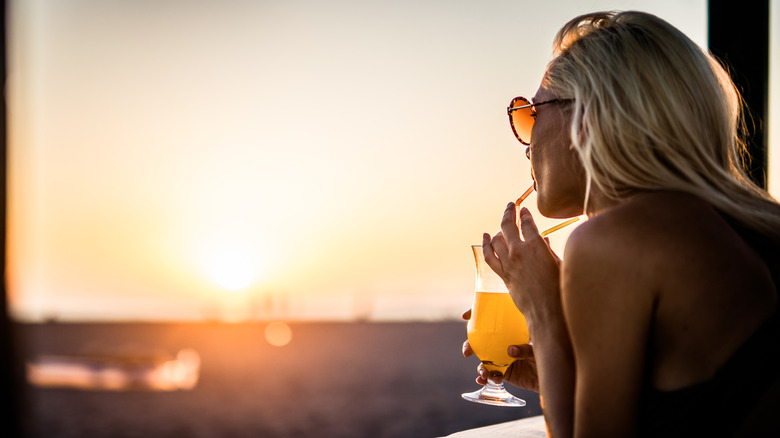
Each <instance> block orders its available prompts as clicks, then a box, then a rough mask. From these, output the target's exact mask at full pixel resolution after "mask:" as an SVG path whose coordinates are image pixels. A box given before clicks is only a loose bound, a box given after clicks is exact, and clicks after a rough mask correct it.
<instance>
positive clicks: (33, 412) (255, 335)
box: [18, 322, 541, 438]
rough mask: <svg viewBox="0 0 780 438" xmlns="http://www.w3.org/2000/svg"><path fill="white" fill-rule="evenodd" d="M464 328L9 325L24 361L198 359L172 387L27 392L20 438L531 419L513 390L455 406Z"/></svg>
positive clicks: (465, 379)
mask: <svg viewBox="0 0 780 438" xmlns="http://www.w3.org/2000/svg"><path fill="white" fill-rule="evenodd" d="M280 325H284V326H286V327H287V329H286V330H281V333H282V337H281V338H280V337H279V330H280V328H279V326H280ZM465 331H466V330H465V323H461V322H430V323H428V322H414V323H366V322H355V323H349V322H297V323H289V324H280V323H276V324H269V323H245V324H219V323H170V324H169V323H160V324H148V323H146V324H141V323H138V324H133V323H114V324H58V323H53V324H20V325H18V333H19V334H20V338H21V342H22V346H23V350H24V351H23V354H24V356H25V361H26V362H27V363H28V364H35V363H40V360H41V358H46V357H49V358H51V357H63V356H71V357H72V356H73V355H82V356H83V355H96V354H100V355H104V356H105V355H114V356H123V357H132V356H133V355H135V356H138V357H142V356H143V357H147V356H152V357H158V356H163V355H166V354H169V355H170V354H173V355H174V357H175V354H176V352H179V351H182V350H185V351H188V352H196V353H197V355H198V358H199V361H200V363H199V365H200V366H199V376H198V380H197V382H196V384H195V385H194V386H184V387H182V388H180V389H174V390H170V389H168V390H164V391H161V390H155V389H154V388H152V387H147V388H145V387H142V386H138V385H135V386H133V387H130V389H126V388H122V387H119V388H105V385H103V387H102V388H101V389H98V390H96V389H83V388H75V387H72V386H71V387H68V386H67V385H59V386H57V385H51V384H49V385H48V386H47V385H46V384H43V385H41V384H40V381H39V382H37V384H36V385H32V384H29V383H28V384H27V386H26V387H25V388H26V391H25V396H26V400H24V403H25V414H26V418H25V425H26V433H27V435H26V436H28V437H31V438H33V437H34V438H38V437H41V438H43V437H47V438H48V437H54V436H56V437H62V438H67V437H80V438H98V437H101V438H102V437H115V438H122V437H150V436H153V437H204V438H205V437H215V438H216V437H220V438H221V437H261V436H262V437H269V438H274V437H326V438H327V437H334V438H335V437H339V438H350V437H355V438H358V437H360V438H363V437H436V436H441V435H447V434H450V433H453V432H456V431H459V430H463V429H468V428H474V427H480V426H484V425H488V424H493V423H498V422H503V421H509V420H514V419H518V418H523V417H527V416H531V415H538V414H539V413H540V412H541V410H540V409H539V400H538V396H536V395H535V394H533V393H527V392H523V391H520V390H518V389H516V388H510V391H512V392H513V393H514V394H517V395H518V396H520V397H522V398H525V399H526V400H527V401H528V406H527V407H525V408H497V407H491V406H483V405H478V404H474V403H469V402H466V401H464V400H462V399H461V398H460V394H461V393H462V392H466V391H473V390H474V389H475V388H476V387H477V384H476V383H475V382H474V378H475V376H476V374H475V373H476V366H477V363H478V362H477V360H476V359H475V358H469V359H465V358H463V357H462V356H461V355H460V346H461V344H462V342H463V340H464V339H465V335H466V333H465ZM100 369H102V368H100ZM104 374H105V373H104ZM32 381H33V382H34V381H35V380H34V379H33V380H32ZM101 382H102V381H101ZM49 383H51V382H49ZM101 385H102V384H101ZM87 386H89V385H87ZM98 386H100V385H98ZM188 388H190V389H188Z"/></svg>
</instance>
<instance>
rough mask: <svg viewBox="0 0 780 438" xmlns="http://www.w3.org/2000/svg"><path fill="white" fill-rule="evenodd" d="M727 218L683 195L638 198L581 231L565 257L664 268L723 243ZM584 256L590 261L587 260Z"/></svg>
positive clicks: (698, 201)
mask: <svg viewBox="0 0 780 438" xmlns="http://www.w3.org/2000/svg"><path fill="white" fill-rule="evenodd" d="M728 228H729V227H728V224H727V223H726V222H725V220H724V219H723V218H722V217H721V216H720V215H719V214H718V213H717V212H716V211H715V210H714V209H713V208H712V207H711V206H710V205H709V204H707V203H706V202H704V201H703V200H701V199H699V198H697V197H695V196H692V195H687V194H683V193H675V192H659V193H648V194H642V195H638V196H636V197H634V198H631V199H629V200H627V201H624V202H623V203H621V204H619V205H617V206H615V207H612V208H610V209H609V210H607V211H605V212H604V213H602V214H599V215H597V216H595V217H593V218H591V219H590V220H588V221H587V222H585V223H584V224H582V225H581V226H580V227H579V228H577V229H576V230H575V231H574V232H573V233H572V235H571V237H570V238H569V241H568V242H567V246H566V252H565V254H564V258H565V259H566V258H568V256H572V257H573V259H574V260H572V261H575V262H587V261H589V260H594V258H595V259H597V260H600V261H601V262H604V261H607V260H612V262H613V263H618V264H619V265H628V266H631V265H641V266H642V267H643V268H644V269H645V270H646V269H649V268H652V269H660V268H661V267H662V266H661V265H663V264H665V263H664V262H667V261H670V259H673V258H675V257H688V256H689V253H690V252H692V251H694V252H697V253H698V252H700V251H701V249H702V248H703V247H706V246H708V245H709V244H711V243H714V242H713V241H712V239H713V237H716V236H719V237H717V239H716V240H719V239H721V238H722V236H723V235H724V234H723V233H724V232H725V231H727V229H728ZM583 257H585V258H584V259H583Z"/></svg>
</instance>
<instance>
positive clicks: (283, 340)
mask: <svg viewBox="0 0 780 438" xmlns="http://www.w3.org/2000/svg"><path fill="white" fill-rule="evenodd" d="M265 340H266V341H268V343H269V344H271V345H273V346H274V347H284V346H285V345H287V344H289V343H290V341H291V340H292V329H290V326H289V325H287V324H286V323H284V322H282V321H274V322H272V323H269V324H268V325H267V326H266V327H265Z"/></svg>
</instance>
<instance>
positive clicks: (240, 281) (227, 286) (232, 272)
mask: <svg viewBox="0 0 780 438" xmlns="http://www.w3.org/2000/svg"><path fill="white" fill-rule="evenodd" d="M260 268H261V262H260V260H258V257H257V256H256V255H255V254H251V253H250V252H249V251H246V250H241V249H239V248H222V249H219V250H215V251H213V252H212V253H211V254H210V256H209V263H208V274H209V277H210V278H211V280H212V281H213V282H214V283H215V284H216V285H217V286H219V287H220V288H222V289H223V290H225V291H228V292H239V291H244V290H246V289H248V288H249V287H250V286H252V284H253V283H254V282H255V281H256V280H257V277H258V275H259V270H260Z"/></svg>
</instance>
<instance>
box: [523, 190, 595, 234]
mask: <svg viewBox="0 0 780 438" xmlns="http://www.w3.org/2000/svg"><path fill="white" fill-rule="evenodd" d="M533 191H534V185H533V184H531V187H528V190H526V191H525V193H523V194H522V195H520V197H519V198H517V201H515V205H516V206H518V207H519V206H520V204H521V203H522V202H523V201H524V200H525V198H527V197H528V195H530V194H531V192H533ZM578 220H580V218H578V217H573V218H571V219H569V220H567V221H565V222H561V223H559V224H558V225H556V226H554V227H552V228H548V229H546V230H544V231H542V237H545V236H547V235H548V234H550V233H552V232H555V231H558V230H560V229H561V228H563V227H566V226H569V225H571V224H573V223H575V222H577V221H578Z"/></svg>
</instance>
